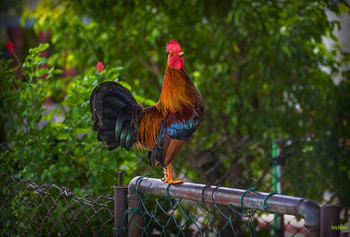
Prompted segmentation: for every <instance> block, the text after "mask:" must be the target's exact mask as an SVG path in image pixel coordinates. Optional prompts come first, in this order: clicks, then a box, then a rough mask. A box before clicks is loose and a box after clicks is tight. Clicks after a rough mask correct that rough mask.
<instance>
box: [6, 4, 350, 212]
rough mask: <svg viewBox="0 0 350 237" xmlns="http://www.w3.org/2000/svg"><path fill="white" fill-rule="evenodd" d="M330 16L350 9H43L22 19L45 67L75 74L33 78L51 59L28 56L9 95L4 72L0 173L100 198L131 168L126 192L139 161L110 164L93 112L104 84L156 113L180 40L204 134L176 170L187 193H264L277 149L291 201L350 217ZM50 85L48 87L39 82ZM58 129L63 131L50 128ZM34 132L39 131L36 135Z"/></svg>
mask: <svg viewBox="0 0 350 237" xmlns="http://www.w3.org/2000/svg"><path fill="white" fill-rule="evenodd" d="M326 9H328V10H330V11H333V12H335V13H336V14H339V13H340V9H342V11H346V12H349V6H348V4H347V3H346V2H345V1H340V3H339V1H331V0H329V1H314V2H312V3H310V2H308V3H306V2H305V3H304V2H303V1H267V2H265V3H261V1H221V2H218V3H215V5H213V3H212V2H210V1H195V0H194V1H175V2H174V1H163V2H158V3H154V2H153V1H119V2H118V3H112V2H108V1H107V2H106V1H103V0H86V1H60V3H59V4H57V2H55V1H41V2H40V3H39V5H38V8H37V9H36V10H34V11H31V12H28V13H26V16H30V17H32V18H34V19H35V24H34V29H35V31H36V32H39V31H40V30H50V32H51V47H50V50H51V52H52V54H51V55H50V57H49V58H48V59H47V62H48V64H49V65H52V66H55V68H62V67H65V66H66V67H68V68H70V67H72V68H75V69H76V70H77V72H78V73H77V75H76V76H74V77H73V78H68V79H63V78H59V76H57V75H55V73H57V72H58V71H55V70H57V69H49V68H38V69H35V70H34V72H33V71H32V70H31V68H33V66H34V65H33V63H34V64H35V65H37V66H39V65H40V63H44V62H45V59H44V60H43V59H39V58H38V56H35V55H33V54H34V51H32V52H31V54H30V55H32V56H29V57H31V59H29V58H28V59H27V60H26V62H25V63H24V68H23V74H24V75H26V76H27V77H28V79H27V80H26V81H24V82H21V83H19V82H17V81H18V80H16V84H18V86H19V88H18V90H14V89H13V88H12V85H13V82H14V81H15V78H14V77H13V76H12V75H13V74H10V72H8V71H9V70H11V69H9V68H8V67H3V68H4V69H6V70H7V72H6V71H4V72H3V70H2V72H1V73H2V78H6V80H2V81H1V83H4V84H5V87H4V86H2V88H6V89H3V90H4V92H2V93H3V95H4V98H5V97H6V98H7V99H6V100H5V102H2V103H3V105H2V106H4V107H2V108H9V109H10V111H12V112H9V113H6V114H5V116H10V115H12V116H13V118H9V117H6V118H7V119H5V120H4V121H7V123H9V121H11V122H10V126H11V127H9V128H7V132H8V134H9V135H8V136H7V139H8V141H7V143H8V146H9V149H10V150H7V151H4V152H2V153H1V155H2V157H3V158H4V159H5V162H3V163H2V165H1V167H2V170H5V167H6V169H7V170H10V171H11V172H21V173H22V174H23V175H27V176H31V175H34V176H40V179H41V180H42V181H45V182H46V181H47V182H58V183H61V184H64V185H67V184H68V183H69V186H71V187H79V188H80V187H84V188H86V189H87V191H88V192H99V193H101V192H104V191H106V190H109V189H110V186H111V185H113V184H114V185H115V184H116V180H115V177H116V175H115V172H116V171H117V170H118V169H119V168H121V167H128V168H127V169H126V170H127V172H128V173H127V175H126V176H128V175H129V178H131V177H130V176H132V175H136V174H137V175H141V174H143V173H144V172H148V171H149V169H150V168H149V166H148V162H147V159H144V156H142V157H141V155H140V153H137V152H136V151H132V152H129V153H126V152H124V151H122V150H120V149H118V150H117V151H114V152H111V153H109V152H107V151H106V147H105V146H104V145H103V144H98V142H97V141H96V139H95V136H96V135H95V133H93V132H90V128H91V126H92V122H91V120H90V113H89V108H88V107H89V105H88V104H89V102H88V98H89V95H90V93H91V91H92V89H93V88H94V86H96V85H97V83H98V82H102V81H104V80H118V79H117V78H118V77H119V78H120V79H121V80H122V81H123V82H124V83H125V84H127V85H128V86H129V88H131V89H132V92H133V93H134V94H136V98H137V100H139V101H141V102H142V103H143V105H144V106H148V105H151V104H153V103H154V101H157V99H158V97H159V93H160V90H161V86H162V79H163V72H164V70H165V66H166V57H167V55H166V52H165V50H164V46H165V44H166V42H168V41H169V40H170V39H172V38H175V39H176V40H178V41H179V42H180V44H181V46H182V50H183V51H184V52H185V55H184V57H185V67H184V69H185V70H186V71H187V72H188V73H189V75H190V76H191V78H192V79H193V81H194V83H195V85H196V86H197V88H198V89H199V90H200V92H201V94H202V95H203V97H204V98H205V100H206V115H205V118H204V120H203V123H202V125H201V126H200V128H199V129H198V131H197V132H196V133H195V135H194V137H193V139H192V140H191V141H189V142H188V144H187V145H186V147H185V152H183V153H182V154H181V155H180V157H178V158H177V159H176V161H175V162H174V163H175V165H177V167H176V168H177V171H178V172H180V170H181V172H182V173H184V174H186V175H187V176H188V178H190V179H192V180H194V181H195V182H200V183H204V182H211V183H212V184H218V183H220V184H222V185H230V186H231V185H232V186H235V187H241V188H247V187H251V186H255V185H258V187H263V190H264V191H271V176H270V175H269V174H270V172H269V170H270V162H271V144H272V141H273V140H281V141H283V144H284V146H283V151H285V152H282V156H283V157H282V158H283V159H284V160H285V174H286V177H285V182H286V187H287V188H286V191H285V192H286V194H289V195H296V196H305V197H307V198H311V199H315V200H317V201H321V199H322V197H323V195H322V194H323V191H324V190H329V191H330V192H331V193H332V194H334V197H336V196H338V197H340V202H341V203H342V204H344V205H349V202H350V200H349V197H346V195H345V189H346V187H347V186H348V185H349V183H348V182H349V179H348V177H349V173H348V172H349V171H348V170H349V167H350V163H349V159H347V158H348V157H349V148H348V144H349V141H350V140H349V139H350V123H349V118H350V114H349V111H350V109H349V104H350V101H349V88H350V83H349V72H345V73H344V81H343V82H342V83H340V84H339V85H334V83H333V81H332V78H333V77H334V76H335V75H336V74H337V73H338V67H339V65H340V64H341V63H345V62H346V61H348V60H349V56H348V55H346V54H345V53H344V56H345V57H344V58H343V61H342V62H337V61H336V60H335V53H336V50H333V51H331V52H328V51H327V50H326V48H325V46H324V44H323V43H322V37H324V36H327V37H331V38H333V39H335V40H336V37H335V36H334V35H333V34H332V30H333V29H334V27H337V25H338V23H337V22H329V21H328V19H327V17H326V14H325V10H326ZM344 9H345V10H344ZM42 47H43V46H42ZM37 50H39V49H37ZM97 61H102V62H103V63H104V64H105V65H107V69H105V70H104V71H103V73H102V74H96V73H95V65H96V63H97ZM2 65H3V64H2ZM37 66H35V67H37ZM120 66H122V67H123V68H124V69H123V71H122V72H121V74H120V75H119V69H120ZM323 68H328V69H329V71H330V73H327V72H325V71H324V70H323ZM33 73H34V74H33ZM46 73H48V77H52V78H50V79H49V80H41V79H40V80H39V79H38V78H40V77H41V76H42V75H44V74H46ZM65 80H69V83H68V84H67V85H66V81H65ZM10 89H11V90H10ZM33 92H35V93H33ZM63 92H64V93H66V97H65V98H64V101H63V102H62V103H61V104H59V105H58V106H57V108H55V109H54V110H52V111H51V112H50V113H48V114H47V115H42V112H43V108H42V105H43V103H44V98H45V97H60V96H58V94H59V95H61V94H62V93H63ZM9 93H10V94H9ZM60 93H61V94H60ZM145 98H147V99H145ZM59 99H60V98H59ZM6 101H7V102H6ZM13 105H15V106H13ZM57 116H62V117H63V121H61V122H52V118H54V117H57ZM40 121H45V122H46V124H45V125H43V127H41V128H40V127H39V123H40ZM26 127H27V128H26ZM198 144H199V145H198ZM143 154H144V153H143ZM140 158H141V159H140ZM199 158H200V162H199ZM183 159H187V160H189V162H181V160H183ZM193 167H195V168H198V169H195V170H194V169H193ZM133 170H134V173H132V171H133ZM145 170H146V171H145ZM155 170H156V169H152V171H151V172H158V171H157V170H156V171H155ZM63 174H64V175H63ZM157 176H160V174H157ZM236 181H237V182H236ZM315 182H317V184H316V183H315ZM305 183H310V184H312V185H311V186H309V185H305ZM313 184H314V185H313Z"/></svg>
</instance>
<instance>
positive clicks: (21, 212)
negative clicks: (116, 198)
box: [0, 174, 114, 236]
mask: <svg viewBox="0 0 350 237" xmlns="http://www.w3.org/2000/svg"><path fill="white" fill-rule="evenodd" d="M0 186H1V187H2V188H1V191H0V195H1V199H0V226H1V232H0V234H1V236H113V231H112V229H113V220H114V217H113V197H109V196H98V197H93V196H89V195H83V196H81V197H79V196H77V195H76V194H75V193H73V192H72V191H71V190H70V189H68V188H65V187H59V186H56V185H54V184H46V185H41V186H39V185H37V184H36V183H35V182H33V181H32V180H29V179H25V180H23V179H19V178H15V177H13V176H11V175H8V174H0Z"/></svg>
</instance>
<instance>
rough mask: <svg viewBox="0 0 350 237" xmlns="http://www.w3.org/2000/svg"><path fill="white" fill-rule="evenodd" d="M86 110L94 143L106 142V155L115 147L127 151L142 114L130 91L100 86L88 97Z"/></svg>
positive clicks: (116, 85) (113, 84)
mask: <svg viewBox="0 0 350 237" xmlns="http://www.w3.org/2000/svg"><path fill="white" fill-rule="evenodd" d="M90 109H91V114H92V120H93V121H95V123H94V131H96V132H98V133H97V139H98V140H99V141H104V142H106V144H107V146H108V150H109V151H111V150H114V149H115V148H117V147H119V146H120V147H122V148H125V149H126V150H129V149H130V147H131V146H132V145H133V144H134V143H135V141H136V138H137V133H138V129H139V120H140V117H141V114H142V111H143V108H142V106H141V105H139V104H138V103H137V101H136V100H135V99H134V97H133V95H132V94H131V93H130V91H129V90H127V89H126V88H125V87H123V86H122V85H120V84H119V83H116V82H111V81H107V82H103V83H101V84H100V85H98V86H97V87H96V88H95V89H94V90H93V92H92V94H91V97H90Z"/></svg>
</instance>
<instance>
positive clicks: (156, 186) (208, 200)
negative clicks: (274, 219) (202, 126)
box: [115, 176, 340, 236]
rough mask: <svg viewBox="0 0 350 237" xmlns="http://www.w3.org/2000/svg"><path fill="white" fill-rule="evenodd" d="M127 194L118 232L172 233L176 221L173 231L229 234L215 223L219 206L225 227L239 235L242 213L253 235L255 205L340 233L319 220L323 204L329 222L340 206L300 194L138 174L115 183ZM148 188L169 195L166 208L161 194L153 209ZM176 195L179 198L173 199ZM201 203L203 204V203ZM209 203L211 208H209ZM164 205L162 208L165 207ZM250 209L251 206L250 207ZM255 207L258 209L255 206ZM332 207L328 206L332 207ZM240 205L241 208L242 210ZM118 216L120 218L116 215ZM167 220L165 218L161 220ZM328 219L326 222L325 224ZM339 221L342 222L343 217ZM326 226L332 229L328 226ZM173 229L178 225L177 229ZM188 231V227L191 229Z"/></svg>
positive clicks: (315, 232) (310, 227)
mask: <svg viewBox="0 0 350 237" xmlns="http://www.w3.org/2000/svg"><path fill="white" fill-rule="evenodd" d="M126 192H128V195H127V197H128V198H127V199H128V200H127V202H128V204H129V206H128V209H127V210H125V209H126V208H127V206H126V204H127V203H124V204H123V203H122V200H120V199H119V201H120V202H119V203H116V205H117V206H118V207H119V208H121V207H122V209H123V208H124V210H125V212H124V214H123V215H120V213H119V214H118V213H116V216H117V215H120V218H117V217H116V222H115V231H116V232H115V233H116V234H117V235H118V236H127V235H128V236H153V235H154V233H156V235H158V234H159V235H160V236H167V234H169V232H167V231H166V230H165V228H168V227H169V223H170V222H173V223H174V224H175V225H176V226H177V228H178V230H176V232H175V233H174V232H172V233H173V234H175V235H176V236H187V235H186V234H185V233H186V232H185V229H186V226H187V227H188V226H192V227H193V229H194V230H195V231H194V232H192V233H196V234H194V235H193V236H197V235H199V236H208V235H209V236H210V235H211V234H215V235H217V236H225V234H223V233H222V230H223V229H220V228H218V225H217V223H215V218H214V215H215V212H218V214H219V215H223V216H225V218H224V219H225V221H224V224H223V225H224V227H225V228H226V227H227V226H229V227H230V229H231V231H232V233H231V235H232V234H233V235H234V236H239V235H240V234H242V231H241V230H240V231H237V229H236V228H237V227H235V226H233V222H234V219H235V218H236V219H237V215H236V214H239V215H238V217H239V218H240V219H241V220H244V221H246V222H247V224H246V226H248V227H249V228H248V230H249V234H250V236H255V234H256V233H255V227H254V221H252V216H253V215H254V213H255V211H256V210H261V211H264V212H270V213H278V214H290V215H294V216H297V217H301V218H303V219H304V221H305V225H304V233H305V236H339V234H340V233H339V231H338V232H337V231H333V232H330V231H328V232H327V234H323V235H322V234H321V232H320V230H321V229H320V226H321V219H320V210H321V209H323V212H324V215H323V218H325V220H326V221H325V220H324V221H325V223H326V222H327V221H328V222H327V223H329V221H331V222H332V223H333V224H334V225H335V224H336V221H335V222H334V220H330V219H329V218H328V216H329V214H330V213H331V212H332V213H333V216H334V215H335V216H337V215H338V216H339V208H332V207H331V208H321V207H320V206H319V205H318V204H317V203H316V202H314V201H312V200H309V199H305V198H299V197H291V196H286V195H279V194H270V193H263V192H257V191H254V189H251V190H240V189H233V188H225V187H218V186H210V185H204V184H195V183H186V182H184V183H181V184H177V185H169V184H164V183H163V182H162V181H161V180H159V179H154V178H148V177H144V176H143V177H135V178H134V179H133V180H132V181H131V182H130V183H129V186H128V190H126V188H125V187H120V188H115V195H121V193H123V194H122V195H124V196H125V195H126ZM144 194H149V195H157V196H162V197H167V198H168V200H169V204H170V205H169V207H168V208H162V207H161V205H160V204H159V200H158V199H156V200H155V202H156V207H155V208H154V209H150V208H149V206H147V204H145V202H146V200H147V199H148V198H149V197H146V198H145V197H144V196H143V195H144ZM171 199H172V200H177V201H171ZM182 200H192V201H194V204H193V205H192V206H195V208H194V211H193V212H192V213H186V211H184V210H183V208H182V207H181V201H182ZM200 204H202V207H200ZM219 205H223V206H224V207H225V206H226V207H229V208H230V209H231V210H232V213H231V214H228V215H227V214H226V213H225V214H224V213H223V211H221V210H220V207H219ZM209 206H210V208H208V207H209ZM160 209H161V211H160ZM248 209H250V210H248ZM252 209H253V210H252ZM327 209H329V210H327ZM157 210H158V212H163V213H165V215H166V216H167V217H166V218H165V220H164V218H163V219H162V220H157V219H156V217H155V215H156V212H157ZM237 210H240V211H241V213H238V212H237ZM199 212H201V213H202V214H203V213H204V214H205V215H204V218H202V217H201V218H198V215H199V214H198V213H199ZM126 214H129V218H126ZM179 215H183V216H185V219H182V220H180V221H178V220H176V218H177V217H178V216H179ZM117 219H118V220H117ZM161 222H162V223H161ZM325 223H324V224H325ZM338 224H339V222H338ZM208 226H211V227H212V228H214V229H215V230H214V231H211V232H210V231H208V230H207V228H208ZM324 229H327V230H328V229H330V226H329V228H324ZM173 231H174V230H173ZM187 233H188V232H187Z"/></svg>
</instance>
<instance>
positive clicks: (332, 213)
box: [321, 205, 340, 237]
mask: <svg viewBox="0 0 350 237" xmlns="http://www.w3.org/2000/svg"><path fill="white" fill-rule="evenodd" d="M339 225H340V208H339V206H331V205H324V206H321V237H328V236H329V237H335V236H336V237H339V236H340V228H339Z"/></svg>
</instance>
